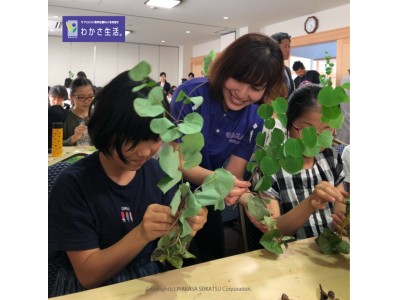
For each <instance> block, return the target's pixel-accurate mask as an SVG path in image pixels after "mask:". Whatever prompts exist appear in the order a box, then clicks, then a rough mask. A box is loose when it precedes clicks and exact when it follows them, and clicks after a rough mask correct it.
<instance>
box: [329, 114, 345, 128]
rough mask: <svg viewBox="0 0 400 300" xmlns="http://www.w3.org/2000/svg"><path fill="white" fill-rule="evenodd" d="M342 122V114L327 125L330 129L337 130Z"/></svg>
mask: <svg viewBox="0 0 400 300" xmlns="http://www.w3.org/2000/svg"><path fill="white" fill-rule="evenodd" d="M343 122H344V116H343V114H340V115H339V116H338V117H337V118H336V119H331V120H329V121H328V125H329V127H331V128H335V129H339V128H340V127H342V124H343Z"/></svg>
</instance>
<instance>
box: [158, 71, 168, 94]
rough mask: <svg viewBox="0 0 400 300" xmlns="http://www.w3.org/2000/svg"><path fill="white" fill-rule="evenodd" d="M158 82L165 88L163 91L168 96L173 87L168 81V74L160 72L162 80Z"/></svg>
mask: <svg viewBox="0 0 400 300" xmlns="http://www.w3.org/2000/svg"><path fill="white" fill-rule="evenodd" d="M157 84H158V85H159V86H161V87H162V88H163V93H164V95H165V96H166V95H167V93H168V91H169V90H170V88H171V84H170V83H169V82H168V81H167V74H165V72H161V73H160V81H159V82H158V83H157Z"/></svg>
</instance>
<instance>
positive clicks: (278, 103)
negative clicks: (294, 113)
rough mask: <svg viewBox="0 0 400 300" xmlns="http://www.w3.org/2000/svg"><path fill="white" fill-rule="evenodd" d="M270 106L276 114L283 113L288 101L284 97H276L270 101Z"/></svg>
mask: <svg viewBox="0 0 400 300" xmlns="http://www.w3.org/2000/svg"><path fill="white" fill-rule="evenodd" d="M272 107H273V108H274V111H275V112H276V113H277V114H285V113H286V110H287V107H288V102H287V100H286V99H285V98H283V97H278V98H276V99H275V100H273V101H272Z"/></svg>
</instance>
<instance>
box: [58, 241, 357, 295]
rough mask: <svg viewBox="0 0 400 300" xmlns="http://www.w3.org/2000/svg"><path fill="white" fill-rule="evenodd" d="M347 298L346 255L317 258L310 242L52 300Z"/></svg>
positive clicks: (348, 258)
mask: <svg viewBox="0 0 400 300" xmlns="http://www.w3.org/2000/svg"><path fill="white" fill-rule="evenodd" d="M320 284H321V285H322V287H323V289H324V290H325V292H328V291H329V290H332V291H334V292H335V294H336V297H337V298H339V299H340V300H348V299H350V255H343V254H337V255H323V254H322V253H321V252H320V251H319V248H318V246H317V245H316V243H315V241H314V238H311V239H306V240H301V241H297V242H293V243H290V244H289V248H288V249H287V250H284V254H282V255H280V256H277V255H274V254H272V253H269V252H267V251H266V250H256V251H252V252H247V253H243V254H239V255H235V256H230V257H226V258H223V259H219V260H214V261H211V262H206V263H202V264H198V265H194V266H190V267H186V268H182V269H178V270H172V271H168V272H165V273H160V274H157V275H152V276H147V277H142V278H140V279H135V280H130V281H127V282H124V283H119V284H114V285H110V286H107V287H102V288H97V289H92V290H89V291H84V292H80V293H75V294H71V295H67V296H62V297H57V298H55V299H60V300H61V299H65V300H68V299H69V300H70V299H76V300H89V299H91V300H92V299H96V300H98V299H108V300H122V299H124V300H128V299H162V300H169V299H207V300H208V299H218V300H221V299H229V300H233V299H262V300H268V299H271V300H278V299H281V296H282V293H285V294H287V295H288V296H289V298H290V299H291V300H297V299H305V300H313V299H318V300H319V299H320V290H319V285H320Z"/></svg>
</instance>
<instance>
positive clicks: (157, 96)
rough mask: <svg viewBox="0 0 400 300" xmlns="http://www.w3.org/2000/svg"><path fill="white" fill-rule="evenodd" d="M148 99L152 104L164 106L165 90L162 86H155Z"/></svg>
mask: <svg viewBox="0 0 400 300" xmlns="http://www.w3.org/2000/svg"><path fill="white" fill-rule="evenodd" d="M148 99H149V100H150V102H151V103H152V104H154V105H155V104H158V105H161V106H162V101H163V100H164V94H163V89H162V87H161V86H155V87H154V88H152V89H151V90H150V93H149V96H148Z"/></svg>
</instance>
